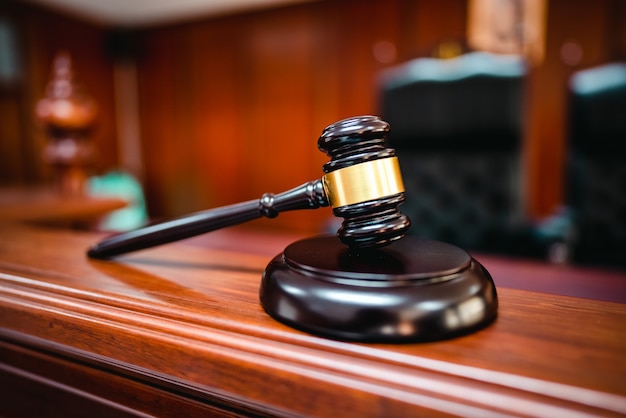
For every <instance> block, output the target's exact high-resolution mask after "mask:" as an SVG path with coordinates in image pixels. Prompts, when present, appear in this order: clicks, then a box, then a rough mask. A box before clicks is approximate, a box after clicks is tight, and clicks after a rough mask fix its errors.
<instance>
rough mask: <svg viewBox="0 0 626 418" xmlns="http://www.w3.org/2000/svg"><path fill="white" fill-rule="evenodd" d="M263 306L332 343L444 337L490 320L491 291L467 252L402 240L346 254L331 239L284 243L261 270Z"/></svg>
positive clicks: (493, 299)
mask: <svg viewBox="0 0 626 418" xmlns="http://www.w3.org/2000/svg"><path fill="white" fill-rule="evenodd" d="M260 298H261V304H262V305H263V308H264V309H265V310H266V311H267V313H268V314H269V315H271V316H272V317H273V318H275V319H277V320H278V321H281V322H283V323H285V324H288V325H290V326H292V327H294V328H297V329H300V330H303V331H306V332H309V333H312V334H316V335H320V336H324V337H328V338H333V339H339V340H348V341H363V342H410V341H430V340H439V339H446V338H451V337H454V336H457V335H460V334H464V333H468V332H471V331H474V330H477V329H479V328H481V327H483V326H485V325H487V324H489V323H490V322H491V321H493V320H494V318H495V317H496V313H497V309H498V298H497V294H496V288H495V286H494V284H493V281H492V279H491V276H490V275H489V273H488V272H487V270H486V269H485V268H484V267H483V266H482V265H481V264H480V263H478V261H476V260H475V259H473V258H472V257H471V256H470V255H469V254H468V253H467V252H466V251H464V250H462V249H460V248H458V247H455V246H453V245H450V244H446V243H443V242H438V241H425V240H419V239H416V238H413V237H405V238H403V239H401V240H398V241H395V242H393V243H392V244H390V245H388V246H386V247H383V248H377V249H366V250H358V251H356V250H350V249H348V248H347V247H346V246H345V245H344V244H342V243H341V242H339V240H338V239H337V238H336V237H334V236H322V237H314V238H308V239H304V240H301V241H297V242H295V243H293V244H290V245H289V246H288V247H287V248H286V249H285V250H284V252H283V254H280V255H278V256H276V257H275V258H274V259H273V260H272V261H271V262H270V263H269V265H268V266H267V268H266V269H265V272H264V273H263V279H262V281H261V289H260Z"/></svg>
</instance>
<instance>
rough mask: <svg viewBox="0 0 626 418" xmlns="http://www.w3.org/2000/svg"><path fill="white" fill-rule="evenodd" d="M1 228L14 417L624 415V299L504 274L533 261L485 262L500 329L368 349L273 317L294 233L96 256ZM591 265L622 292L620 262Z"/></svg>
mask: <svg viewBox="0 0 626 418" xmlns="http://www.w3.org/2000/svg"><path fill="white" fill-rule="evenodd" d="M0 231H2V234H1V236H2V240H1V241H0V396H1V397H2V401H0V416H7V417H12V416H29V417H30V416H46V417H48V416H63V417H71V416H90V417H96V416H107V417H109V416H147V415H157V416H177V417H183V416H184V417H193V416H215V415H226V416H228V415H231V416H232V415H257V416H258V415H273V416H283V415H284V416H294V415H295V416H298V415H315V416H355V417H363V416H382V417H392V416H401V417H406V416H432V415H461V416H491V415H535V416H549V417H572V416H620V415H621V416H623V415H626V338H625V331H626V305H624V304H622V303H616V302H607V301H598V300H593V299H586V298H580V297H578V298H576V297H571V296H563V295H557V294H549V293H538V292H532V291H528V290H520V289H513V288H508V287H505V286H504V285H503V283H506V280H507V278H506V277H505V278H504V280H500V277H499V276H507V275H508V274H509V273H510V274H511V275H512V276H515V275H516V274H518V275H519V274H523V275H527V276H528V281H529V282H532V281H533V280H534V279H535V278H534V277H533V276H535V275H536V274H539V275H541V274H543V275H544V276H546V277H550V274H548V273H546V272H545V271H544V272H543V273H541V271H542V270H541V267H542V266H539V265H537V266H535V267H536V268H534V269H533V268H531V267H532V266H534V264H533V263H530V264H529V263H527V262H524V261H519V260H507V261H501V260H500V259H497V258H491V260H492V261H489V259H487V260H486V261H485V265H486V266H487V268H490V267H489V263H490V262H491V263H492V265H493V266H496V268H495V270H494V271H492V273H493V274H494V280H495V281H496V284H497V286H498V294H499V298H500V311H499V317H498V319H497V320H496V322H495V323H494V324H493V325H491V326H489V327H488V328H486V329H483V330H481V331H479V332H476V333H474V334H471V335H467V336H463V337H459V338H456V339H452V340H448V341H441V342H432V343H419V344H417V343H416V344H404V345H385V344H354V343H345V342H339V341H333V340H328V339H323V338H318V337H315V336H311V335H308V334H305V333H302V332H299V331H296V330H293V329H291V328H289V327H287V326H285V325H282V324H280V323H277V322H276V321H274V320H273V319H271V318H270V317H269V316H267V315H266V314H265V312H264V311H263V309H262V307H261V306H260V304H259V301H258V288H259V283H260V277H261V273H262V271H263V269H264V268H265V265H266V264H267V263H268V262H269V260H270V257H268V256H267V255H265V254H263V252H270V251H273V250H276V252H280V250H281V249H282V246H283V242H282V240H281V239H276V238H274V237H270V236H267V235H259V234H256V235H255V234H250V235H245V234H244V235H242V234H240V233H238V232H232V235H230V234H231V232H229V231H219V232H216V233H215V234H209V235H207V236H205V237H203V238H199V239H192V240H188V241H186V242H180V243H176V244H170V245H166V246H162V247H159V248H155V249H151V250H146V251H143V252H138V253H136V254H132V255H127V256H124V257H121V258H119V259H118V260H116V261H94V260H89V259H87V258H86V257H85V255H84V254H85V249H86V248H87V247H88V246H89V245H91V244H92V243H94V242H95V241H97V240H98V239H99V238H101V237H102V236H101V235H96V234H91V233H84V232H83V233H81V232H72V231H60V230H46V229H37V228H34V227H27V226H23V225H22V226H18V225H0ZM238 234H239V235H238ZM242 237H246V238H245V242H242V240H241V238H242ZM238 242H239V243H241V246H242V247H243V248H242V249H239V250H234V249H233V247H235V248H236V247H238V244H237V243H238ZM254 248H261V249H262V250H261V251H254V250H253V249H254ZM249 249H250V251H248V250H249ZM478 258H479V260H481V261H484V260H482V259H481V258H480V257H478ZM499 260H500V261H499ZM498 263H500V264H498ZM507 264H508V265H509V270H508V271H509V273H507V270H506V265H507ZM522 266H526V269H524V268H521V267H522ZM529 266H530V267H529ZM543 267H544V268H548V269H551V268H552V269H559V267H555V266H543ZM552 271H553V273H551V274H552V276H554V277H557V276H558V274H557V273H555V272H559V271H560V272H567V271H570V272H572V271H579V270H577V269H575V268H565V269H560V270H552ZM580 271H582V273H581V274H583V275H585V274H586V277H587V280H595V281H597V280H600V281H604V283H606V284H608V285H610V286H612V288H611V289H607V290H606V291H605V292H604V293H605V294H616V293H620V294H622V295H623V294H624V293H625V289H626V275H625V274H624V273H621V272H611V271H601V270H591V269H586V270H585V269H582V270H580ZM520 272H521V273H520ZM533 272H539V273H533ZM618 278H621V279H625V281H619V280H618ZM566 279H567V274H565V277H564V279H563V280H566ZM514 282H515V281H514Z"/></svg>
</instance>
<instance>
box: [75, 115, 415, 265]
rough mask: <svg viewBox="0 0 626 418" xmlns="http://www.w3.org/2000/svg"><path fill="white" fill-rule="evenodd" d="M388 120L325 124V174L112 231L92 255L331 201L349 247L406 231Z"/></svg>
mask: <svg viewBox="0 0 626 418" xmlns="http://www.w3.org/2000/svg"><path fill="white" fill-rule="evenodd" d="M388 134H389V124H388V123H387V122H385V121H383V120H381V119H380V118H379V117H377V116H358V117H353V118H349V119H344V120H342V121H339V122H336V123H334V124H332V125H330V126H328V127H326V129H324V131H323V132H322V135H321V136H320V138H319V140H318V148H319V149H320V150H321V151H323V152H325V153H326V154H327V155H328V156H330V158H331V159H330V161H329V162H327V163H326V164H324V166H323V171H324V173H325V175H324V176H323V177H322V178H321V179H319V180H315V181H311V182H308V183H305V184H303V185H301V186H299V187H296V188H294V189H292V190H289V191H286V192H283V193H280V194H277V195H274V194H271V193H266V194H264V195H263V196H262V197H261V198H260V199H259V200H250V201H247V202H243V203H237V204H234V205H229V206H224V207H221V208H216V209H210V210H205V211H201V212H197V213H193V214H190V215H185V216H182V217H178V218H175V219H171V220H169V221H165V222H162V223H158V224H154V225H150V226H147V227H143V228H139V229H137V230H134V231H130V232H125V233H122V234H118V235H115V236H112V237H110V238H107V239H105V240H103V241H101V242H99V243H97V244H96V245H94V246H93V247H91V248H90V249H89V250H88V252H87V255H88V256H89V257H92V258H109V257H113V256H116V255H120V254H124V253H128V252H131V251H137V250H141V249H145V248H150V247H154V246H157V245H161V244H166V243H169V242H173V241H178V240H181V239H185V238H190V237H192V236H196V235H199V234H203V233H206V232H210V231H214V230H216V229H220V228H224V227H227V226H232V225H236V224H240V223H243V222H247V221H250V220H253V219H257V218H260V217H263V216H265V217H267V218H274V217H276V216H278V214H279V213H280V212H284V211H290V210H297V209H317V208H319V207H323V206H330V207H332V209H333V214H334V215H335V216H339V217H341V218H343V219H344V220H343V222H342V225H341V227H340V228H339V230H338V231H337V236H338V238H339V240H341V242H343V243H344V244H346V245H347V246H349V247H351V248H367V247H381V246H385V245H387V244H389V243H391V242H393V241H395V240H398V239H400V238H402V237H403V236H404V235H405V234H406V231H407V230H408V228H409V226H410V221H409V219H408V218H407V217H406V216H405V215H404V214H402V213H401V212H400V211H399V210H398V205H400V204H401V203H402V202H404V184H403V182H402V175H401V173H400V166H399V164H398V158H397V157H396V153H395V150H394V149H392V148H386V147H385V140H386V138H387V135H388Z"/></svg>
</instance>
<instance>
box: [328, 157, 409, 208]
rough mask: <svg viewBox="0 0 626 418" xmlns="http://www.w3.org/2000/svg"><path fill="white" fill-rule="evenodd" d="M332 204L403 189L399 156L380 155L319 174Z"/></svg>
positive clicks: (375, 196) (396, 192)
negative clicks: (373, 158) (378, 157)
mask: <svg viewBox="0 0 626 418" xmlns="http://www.w3.org/2000/svg"><path fill="white" fill-rule="evenodd" d="M322 183H323V184H324V191H325V192H326V196H327V197H328V203H329V204H330V206H331V207H332V208H338V207H341V206H346V205H352V204H355V203H361V202H366V201H368V200H374V199H380V198H382V197H386V196H392V195H395V194H398V193H401V192H404V183H403V182H402V174H401V173H400V164H398V157H390V158H381V159H378V160H373V161H367V162H364V163H361V164H356V165H353V166H350V167H345V168H341V169H339V170H335V171H332V172H330V173H328V174H326V175H325V176H324V177H322Z"/></svg>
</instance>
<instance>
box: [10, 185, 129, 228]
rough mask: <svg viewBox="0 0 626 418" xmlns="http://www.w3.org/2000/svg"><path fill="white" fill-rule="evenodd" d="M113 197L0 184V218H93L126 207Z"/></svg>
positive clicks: (69, 220)
mask: <svg viewBox="0 0 626 418" xmlns="http://www.w3.org/2000/svg"><path fill="white" fill-rule="evenodd" d="M127 204H128V202H127V201H125V200H123V199H120V198H116V197H97V196H91V195H87V194H85V195H71V196H65V195H62V194H61V193H59V192H58V191H56V190H54V189H51V188H19V187H5V188H0V221H29V222H44V223H57V224H58V223H63V224H67V223H72V222H86V221H93V220H95V219H98V218H99V217H102V216H103V215H106V214H107V213H109V212H112V211H114V210H116V209H120V208H123V207H125V206H126V205H127Z"/></svg>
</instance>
